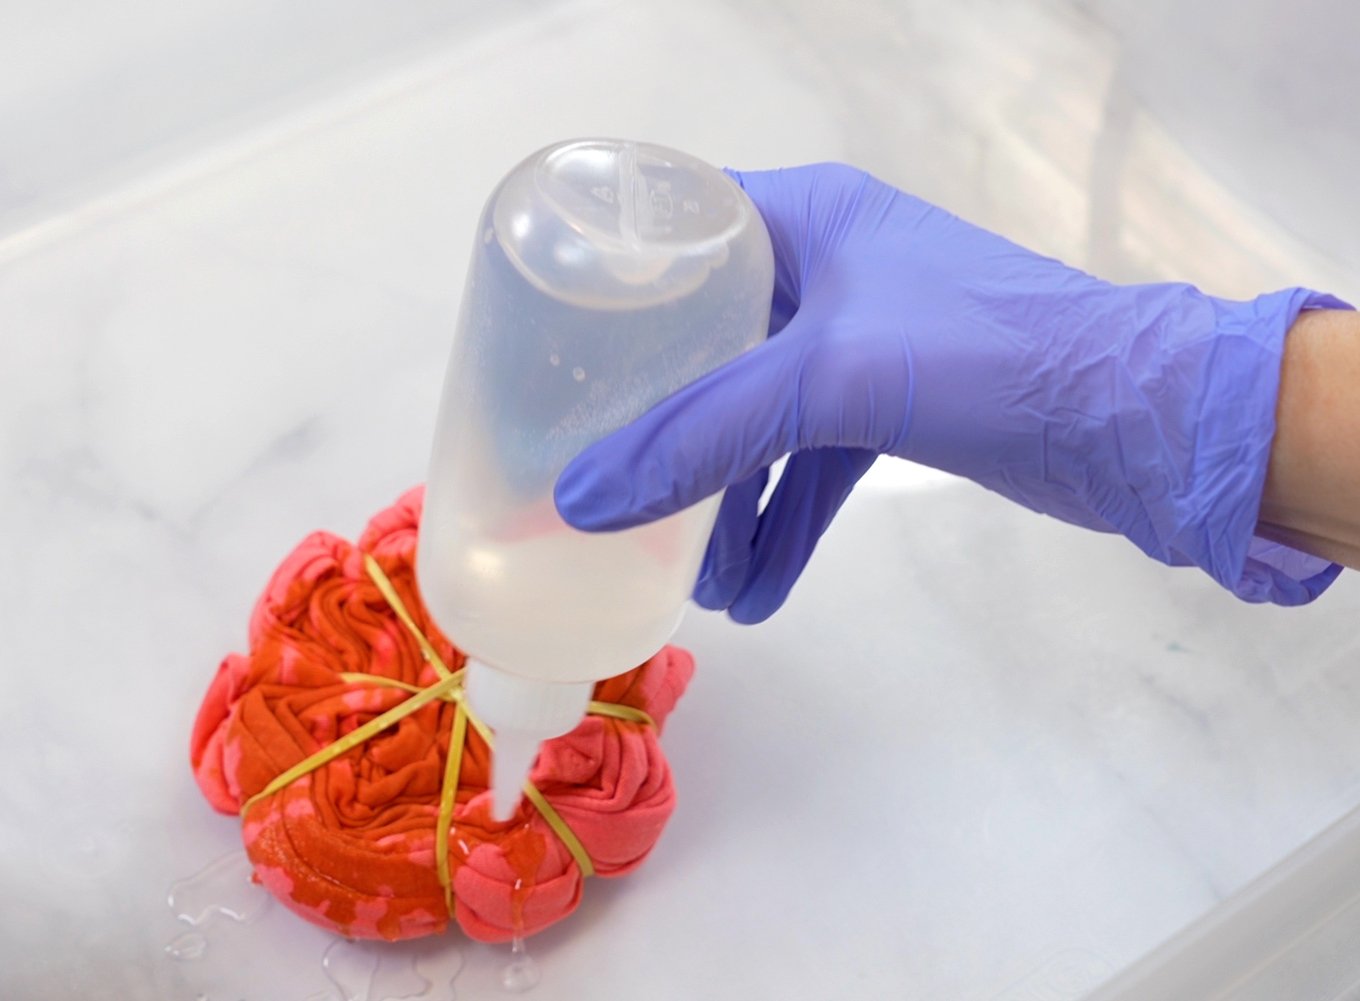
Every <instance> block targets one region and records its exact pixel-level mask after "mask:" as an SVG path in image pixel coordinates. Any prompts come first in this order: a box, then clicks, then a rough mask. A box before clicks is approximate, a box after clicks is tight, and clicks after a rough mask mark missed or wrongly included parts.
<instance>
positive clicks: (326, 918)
mask: <svg viewBox="0 0 1360 1001" xmlns="http://www.w3.org/2000/svg"><path fill="white" fill-rule="evenodd" d="M422 499H423V490H422V489H421V488H416V489H414V490H412V491H410V492H408V493H407V494H406V495H405V496H403V497H402V498H401V499H400V501H398V503H397V504H396V505H395V506H393V507H391V508H389V509H387V510H385V511H382V512H380V513H379V514H378V515H377V516H375V517H374V518H373V519H372V521H371V522H370V523H369V525H368V527H367V529H366V530H365V531H364V533H363V535H362V536H361V537H360V538H359V541H358V544H357V545H354V544H351V543H349V542H347V541H345V540H344V539H341V538H339V537H337V536H334V535H331V534H329V533H326V532H316V533H313V534H312V535H310V536H308V537H307V538H306V539H304V540H303V541H302V542H301V544H299V545H298V547H297V548H296V549H294V550H293V552H292V553H290V554H289V555H288V557H287V558H286V559H285V560H284V561H283V563H282V564H281V565H280V566H279V568H278V569H277V570H276V571H275V573H274V575H273V577H272V579H271V580H270V581H269V584H268V586H267V587H266V588H265V591H264V593H263V594H262V595H261V597H260V599H259V601H258V603H257V604H256V606H255V610H254V612H253V614H252V616H251V620H250V631H249V639H250V653H249V654H248V655H242V654H235V653H233V654H229V655H228V656H227V657H226V659H225V660H223V661H222V664H221V666H220V667H219V668H218V670H217V674H216V676H215V677H214V679H213V681H212V683H211V685H210V686H209V689H208V693H207V695H206V696H205V697H204V700H203V704H202V706H201V708H200V709H199V713H198V718H197V720H196V721H195V723H194V729H193V735H192V739H191V753H190V757H191V761H192V764H193V770H194V776H195V778H196V779H197V781H198V784H199V787H200V788H201V789H202V791H203V794H204V796H206V797H207V799H208V802H209V803H211V804H212V805H213V806H214V807H215V808H216V809H218V810H220V811H222V812H224V813H232V814H235V813H237V812H238V811H239V810H240V809H241V806H242V804H243V803H245V801H246V800H248V799H249V798H250V797H251V796H252V795H254V794H256V793H257V792H259V791H261V790H262V789H264V787H265V786H266V785H268V784H269V782H270V781H272V780H273V779H274V778H275V777H276V776H277V775H279V774H280V773H281V772H283V771H284V770H286V769H288V768H289V767H291V766H293V765H296V764H297V763H298V762H300V761H302V760H303V759H305V758H307V757H308V756H309V755H311V754H313V753H314V752H316V751H318V750H320V749H321V748H322V747H324V746H325V745H327V744H330V743H332V742H333V741H335V740H336V739H338V738H340V737H342V736H344V735H345V734H347V733H350V732H351V731H353V730H355V729H356V728H357V727H359V726H361V725H362V724H364V723H366V722H367V721H369V720H370V719H373V718H374V717H376V716H377V715H379V714H381V713H383V712H385V711H386V710H388V709H391V708H392V707H394V706H396V705H399V704H400V703H401V702H403V701H404V700H405V699H406V698H408V697H409V695H408V693H406V692H404V691H402V690H400V689H396V688H385V687H365V686H364V685H362V684H354V683H351V682H348V681H345V680H343V679H341V678H340V677H339V674H340V673H342V672H362V673H368V674H377V675H382V676H385V677H387V678H391V679H395V680H398V681H403V682H406V683H408V684H412V685H416V686H419V687H421V688H424V687H426V686H428V685H431V684H433V683H434V682H436V681H437V680H438V677H437V675H436V674H435V672H434V669H433V668H432V667H431V665H430V664H428V663H426V661H425V660H424V658H423V656H422V654H421V651H420V648H419V646H418V645H417V643H416V641H415V639H414V637H413V636H412V635H411V634H410V633H409V632H408V631H407V629H406V628H405V627H404V626H402V624H401V623H400V622H399V621H398V619H397V616H396V614H395V612H394V611H393V609H392V608H391V606H389V605H388V603H387V601H386V600H385V599H384V598H383V597H382V595H381V594H380V592H379V591H378V589H377V587H376V585H375V584H374V583H373V581H371V580H370V579H369V577H368V576H367V575H366V574H365V571H364V565H363V560H364V554H365V553H368V554H371V555H372V556H373V557H374V558H375V559H376V560H377V561H378V563H379V565H380V566H381V567H382V569H383V570H384V571H385V573H386V574H387V576H388V578H389V579H390V580H391V582H392V585H393V586H394V588H395V589H396V592H397V594H398V595H399V597H400V598H401V600H402V601H403V602H404V603H405V605H406V607H407V609H408V610H409V611H410V613H411V615H412V617H413V618H414V620H415V623H416V625H417V626H418V627H419V629H420V630H421V632H423V633H424V635H425V636H426V637H428V638H429V640H430V641H431V643H432V644H433V645H434V647H435V649H436V651H437V652H438V653H439V655H440V657H442V658H443V660H444V662H445V664H447V665H448V666H449V668H450V669H452V670H457V669H458V668H461V667H462V666H463V664H464V662H465V657H464V655H463V654H462V653H461V652H460V651H458V650H457V648H455V647H454V646H453V645H452V644H451V643H450V642H449V641H448V640H447V639H446V638H445V637H444V636H443V635H442V634H441V633H440V632H439V631H438V629H437V627H436V626H435V624H434V622H433V621H432V620H431V619H430V616H429V615H428V613H427V612H426V611H425V608H424V606H423V604H422V603H421V601H420V598H419V595H418V593H417V590H416V583H415V573H414V561H415V549H416V528H417V525H418V523H419V519H420V510H421V502H422ZM693 669H694V665H693V659H692V658H691V657H690V655H689V654H688V653H687V652H685V651H684V650H680V649H678V648H675V647H666V648H665V649H663V650H662V651H661V652H660V653H658V654H657V655H656V656H655V657H653V658H652V659H651V660H649V661H647V662H646V663H645V664H643V665H641V666H640V667H638V668H636V669H634V670H632V671H629V672H627V673H626V674H622V675H619V676H618V677H616V678H611V679H609V680H607V681H603V682H601V683H600V684H599V685H597V686H596V690H595V695H594V698H595V699H597V700H599V701H603V702H615V703H620V704H623V705H628V706H633V707H635V708H637V709H641V710H643V711H644V712H646V713H648V714H649V715H650V716H651V717H652V719H653V720H654V721H655V722H656V723H657V725H658V727H659V726H660V725H661V723H662V722H663V720H664V719H665V718H666V716H667V715H668V714H669V713H670V711H671V710H672V709H673V708H674V707H675V704H676V702H677V701H678V700H679V698H680V696H681V695H682V694H683V692H684V690H685V686H686V685H687V684H688V682H689V679H690V677H691V675H692V674H693ZM453 712H454V706H453V705H452V704H451V703H449V702H446V701H442V700H437V701H435V702H432V703H431V704H429V705H426V706H424V707H422V708H421V709H419V710H417V711H416V712H414V713H413V714H411V715H410V716H408V717H406V718H405V719H403V720H401V721H400V722H398V723H396V724H395V725H394V726H392V727H390V728H389V729H387V730H385V731H383V732H382V733H380V734H378V735H377V736H375V737H373V738H372V739H370V740H368V741H366V742H365V743H363V744H361V745H360V746H359V747H357V748H355V749H353V750H351V751H349V752H347V753H346V754H344V755H342V756H341V757H339V758H337V759H335V760H333V761H331V762H329V763H328V764H325V765H322V766H321V767H320V768H319V769H317V770H316V771H313V772H311V773H310V774H308V775H306V776H304V777H303V778H301V779H298V780H297V781H295V782H293V783H291V784H290V785H288V786H286V787H285V788H283V789H282V790H280V791H279V792H277V793H275V794H274V795H272V796H270V797H267V798H265V799H263V800H261V801H260V802H258V803H256V804H255V805H254V806H252V807H251V808H250V810H249V812H248V814H247V816H246V818H245V822H244V823H243V825H242V838H243V840H244V842H245V847H246V852H247V855H248V856H249V858H250V860H251V862H252V864H253V865H254V867H255V874H256V878H257V879H258V881H259V882H261V883H262V884H263V885H264V886H265V887H266V888H267V889H268V890H269V891H270V892H271V893H272V894H274V896H276V897H278V898H279V899H280V900H281V901H282V902H283V903H284V904H285V905H287V906H288V907H289V908H291V909H292V910H293V911H295V912H297V913H298V914H300V915H301V916H303V917H304V918H306V919H307V920H309V921H312V922H313V923H315V924H318V925H321V926H322V927H324V928H327V929H330V930H332V931H334V932H337V933H339V934H342V935H346V936H349V937H353V938H383V939H389V940H396V939H405V938H415V937H418V936H422V935H431V934H436V933H439V932H442V931H444V930H445V929H446V928H447V926H448V924H449V914H448V912H447V909H446V907H445V903H444V895H443V889H442V887H441V885H440V883H439V880H438V876H437V873H436V865H435V819H436V815H437V813H438V809H439V806H438V800H439V795H440V790H441V786H442V781H443V774H444V763H445V759H446V757H447V755H448V741H449V733H450V723H451V720H452V714H453ZM530 780H531V781H532V782H533V783H534V784H535V785H536V786H537V787H538V789H539V790H540V791H541V792H542V793H543V795H544V796H545V797H546V798H547V800H548V801H549V802H550V803H551V804H552V806H553V807H555V808H556V810H557V811H558V813H559V814H560V815H561V817H562V819H563V820H565V821H566V823H567V825H568V826H569V827H570V828H571V829H572V831H573V832H574V833H575V834H576V836H577V838H579V839H580V841H581V843H582V845H583V846H584V847H585V849H586V852H587V854H588V855H589V856H590V859H591V861H592V862H593V864H594V867H595V871H596V873H597V874H599V875H601V876H618V875H622V874H624V873H626V872H629V871H630V870H632V869H633V868H635V867H636V866H637V865H638V864H639V863H641V861H642V860H643V859H644V858H645V857H646V856H647V854H648V852H650V851H651V849H652V847H653V846H654V845H655V844H656V841H657V838H658V837H659V835H660V834H661V830H662V828H663V827H664V826H665V824H666V821H667V819H668V818H669V817H670V814H671V812H672V810H673V809H674V806H675V792H674V787H673V785H672V782H671V775H670V770H669V768H668V766H667V763H666V759H665V756H664V755H663V754H662V751H661V747H660V744H659V742H658V733H657V732H656V731H654V730H653V729H652V728H650V727H646V726H641V725H638V724H634V723H627V722H623V721H620V720H616V719H612V718H604V717H600V716H588V717H587V718H586V719H584V720H583V721H582V722H581V724H580V726H578V727H577V728H576V729H575V730H573V731H572V732H571V733H569V734H566V735H564V736H562V737H558V738H556V739H554V740H550V741H547V742H545V743H544V745H543V748H542V751H541V753H540V754H539V758H538V761H537V763H536V765H535V766H534V770H533V772H532V774H531V776H530ZM489 782H490V756H489V751H488V748H487V747H486V744H485V743H484V742H483V741H482V740H481V739H480V738H479V737H478V736H477V735H476V733H475V732H474V731H473V730H472V728H470V727H469V728H468V736H467V742H466V747H465V751H464V755H463V760H462V768H461V771H460V774H459V788H458V794H457V798H456V805H455V808H454V814H453V829H452V832H451V836H450V838H449V848H450V850H449V856H450V867H451V872H452V886H453V894H454V900H455V908H454V917H455V918H456V919H457V922H458V924H459V925H460V926H461V927H462V929H463V930H464V931H465V932H466V933H467V934H468V935H469V936H471V937H472V938H474V939H478V940H481V941H486V942H500V941H506V940H509V939H510V938H512V937H513V936H515V935H517V934H523V935H530V934H533V933H535V932H537V931H540V930H542V929H543V928H546V927H547V926H548V925H550V924H552V923H554V922H556V921H559V920H561V919H562V918H564V917H566V916H567V915H568V914H570V913H571V912H572V911H573V910H574V909H575V907H576V905H577V904H578V903H579V902H580V899H581V891H582V883H583V876H582V874H581V872H580V869H579V868H578V867H577V864H576V862H575V861H574V860H573V859H572V857H571V855H570V853H569V852H568V851H567V849H566V847H565V846H564V845H563V843H562V842H561V840H560V839H559V838H558V837H557V835H556V834H555V833H554V832H553V831H552V830H551V828H550V827H549V826H548V824H547V823H546V822H545V821H544V819H543V817H542V816H541V815H540V814H539V813H538V811H537V810H536V809H535V808H534V807H533V806H532V805H531V804H530V803H529V802H528V801H527V800H526V801H524V802H522V803H521V805H520V808H519V810H518V811H517V812H516V814H515V815H514V816H513V817H511V818H510V819H509V820H508V821H505V822H497V821H495V820H493V819H492V817H491V795H490V792H489V790H488V786H489Z"/></svg>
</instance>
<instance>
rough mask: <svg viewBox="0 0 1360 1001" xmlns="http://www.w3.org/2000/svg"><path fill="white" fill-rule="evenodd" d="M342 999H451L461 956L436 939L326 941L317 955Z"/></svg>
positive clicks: (414, 1000) (451, 947)
mask: <svg viewBox="0 0 1360 1001" xmlns="http://www.w3.org/2000/svg"><path fill="white" fill-rule="evenodd" d="M321 968H322V969H323V970H325V972H326V977H327V979H329V980H330V982H331V983H332V984H334V985H335V987H336V989H337V990H338V991H339V996H340V999H341V1001H408V999H410V1001H452V999H453V981H454V978H455V977H457V976H458V973H459V971H460V970H461V969H462V968H463V955H462V952H461V951H459V950H458V949H457V948H456V947H454V946H451V945H450V944H449V943H448V942H446V941H443V940H441V939H438V938H434V939H417V940H415V941H411V942H351V941H348V940H345V939H341V940H338V941H336V942H333V943H331V945H330V946H329V947H328V948H327V949H326V952H325V954H324V955H323V956H322V958H321Z"/></svg>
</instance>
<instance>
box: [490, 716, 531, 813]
mask: <svg viewBox="0 0 1360 1001" xmlns="http://www.w3.org/2000/svg"><path fill="white" fill-rule="evenodd" d="M538 745H539V738H538V735H537V734H534V733H530V732H528V731H524V730H511V729H501V730H497V731H496V745H495V747H494V748H492V751H491V816H492V818H493V819H494V820H498V821H504V820H509V819H510V818H511V817H513V816H514V815H515V810H517V809H518V808H519V802H520V798H521V796H522V790H523V789H524V783H525V782H527V781H528V779H529V772H530V771H531V770H532V769H533V767H534V760H535V759H536V758H537V757H538Z"/></svg>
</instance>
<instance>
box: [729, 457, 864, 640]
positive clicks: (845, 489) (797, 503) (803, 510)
mask: <svg viewBox="0 0 1360 1001" xmlns="http://www.w3.org/2000/svg"><path fill="white" fill-rule="evenodd" d="M877 457H878V455H877V453H875V452H872V451H869V450H867V449H862V448H818V449H812V450H810V451H807V452H800V453H798V454H797V455H795V456H794V457H793V458H792V459H790V460H789V464H788V467H787V468H786V469H785V470H784V475H783V476H782V477H780V480H779V485H778V486H776V487H775V490H774V494H773V495H772V496H771V497H770V502H769V503H768V504H767V505H765V511H764V513H763V514H762V515H761V516H760V524H759V526H758V527H757V529H756V538H755V547H754V550H753V552H752V554H751V562H750V567H749V569H748V571H747V577H746V583H745V584H744V585H743V586H742V589H741V592H740V593H739V594H738V595H737V597H736V599H735V600H734V601H733V602H732V604H731V606H730V607H729V608H728V614H729V615H731V617H732V619H733V620H734V621H736V622H742V623H754V622H763V621H765V620H766V619H768V618H769V617H770V616H771V615H773V614H774V613H775V612H776V611H777V610H778V608H779V606H780V605H782V604H784V600H785V599H786V598H787V597H788V596H789V591H790V590H791V589H792V588H793V584H794V582H795V581H796V580H797V579H798V577H799V575H800V574H802V572H803V568H804V567H806V566H807V562H808V560H809V559H810V558H811V557H812V551H813V550H814V549H815V548H816V547H817V540H818V539H820V538H821V537H822V533H823V532H825V531H826V529H827V526H828V525H830V524H831V519H832V518H834V517H835V515H836V512H837V511H839V510H840V507H841V505H842V504H844V503H845V499H846V498H847V497H849V496H850V491H851V490H852V489H854V486H855V484H856V483H857V482H859V478H860V477H861V476H863V475H864V474H865V472H866V471H867V470H868V469H869V467H870V466H872V465H873V463H874V459H876V458H877Z"/></svg>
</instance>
